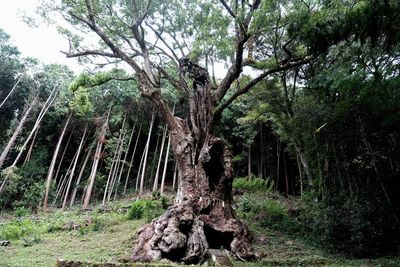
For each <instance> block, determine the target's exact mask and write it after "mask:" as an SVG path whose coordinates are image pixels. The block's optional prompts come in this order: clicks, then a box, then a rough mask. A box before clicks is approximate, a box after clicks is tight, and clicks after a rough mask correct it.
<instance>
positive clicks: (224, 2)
mask: <svg viewBox="0 0 400 267" xmlns="http://www.w3.org/2000/svg"><path fill="white" fill-rule="evenodd" d="M219 1H220V2H221V4H222V5H223V6H224V7H225V9H226V11H228V13H229V15H231V16H232V17H233V18H236V14H235V12H233V10H232V9H231V8H230V7H229V5H228V4H227V3H226V1H225V0H219Z"/></svg>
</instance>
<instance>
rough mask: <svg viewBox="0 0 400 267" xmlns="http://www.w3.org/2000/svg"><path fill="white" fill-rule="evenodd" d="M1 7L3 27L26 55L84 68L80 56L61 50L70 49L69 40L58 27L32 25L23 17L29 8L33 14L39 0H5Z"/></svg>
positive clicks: (44, 61) (77, 68)
mask: <svg viewBox="0 0 400 267" xmlns="http://www.w3.org/2000/svg"><path fill="white" fill-rule="evenodd" d="M3 2H4V3H3V5H2V8H1V9H0V28H2V29H3V30H4V31H5V32H6V33H8V34H9V35H11V39H12V41H13V43H14V44H15V45H16V46H17V47H18V49H19V51H21V53H22V54H23V55H24V56H30V57H34V58H37V59H39V60H40V61H41V62H43V63H46V64H50V63H60V64H65V65H68V66H69V67H70V68H71V69H73V70H74V71H80V70H82V69H83V68H82V67H79V66H78V64H77V63H76V59H67V58H66V57H65V55H64V54H62V53H60V50H63V51H68V42H67V40H66V39H64V38H63V37H61V36H60V35H59V34H58V33H57V30H56V28H55V27H50V26H47V25H40V26H39V27H38V28H30V27H29V26H28V25H27V24H26V23H25V22H24V21H23V20H22V15H23V13H24V12H26V13H27V14H28V15H29V14H33V13H34V11H35V8H36V7H37V5H38V2H39V1H38V0H11V1H3Z"/></svg>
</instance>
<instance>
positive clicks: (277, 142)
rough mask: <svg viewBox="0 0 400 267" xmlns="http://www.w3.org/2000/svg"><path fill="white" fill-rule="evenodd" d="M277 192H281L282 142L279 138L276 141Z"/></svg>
mask: <svg viewBox="0 0 400 267" xmlns="http://www.w3.org/2000/svg"><path fill="white" fill-rule="evenodd" d="M276 156H277V162H276V190H279V173H280V162H281V141H280V140H279V138H277V140H276Z"/></svg>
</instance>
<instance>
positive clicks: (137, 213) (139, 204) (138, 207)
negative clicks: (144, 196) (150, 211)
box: [128, 200, 145, 220]
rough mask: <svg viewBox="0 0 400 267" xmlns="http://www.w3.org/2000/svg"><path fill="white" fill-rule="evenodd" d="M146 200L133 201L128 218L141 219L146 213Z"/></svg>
mask: <svg viewBox="0 0 400 267" xmlns="http://www.w3.org/2000/svg"><path fill="white" fill-rule="evenodd" d="M144 206H145V201H144V200H138V201H135V202H133V203H132V205H131V206H130V207H129V210H128V219H129V220H139V219H141V218H142V217H143V213H144Z"/></svg>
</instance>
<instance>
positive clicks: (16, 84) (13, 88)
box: [0, 73, 24, 109]
mask: <svg viewBox="0 0 400 267" xmlns="http://www.w3.org/2000/svg"><path fill="white" fill-rule="evenodd" d="M23 76H24V73H23V74H21V76H19V78H18V80H17V82H16V83H15V84H14V86H13V87H12V88H11V90H10V92H9V93H8V95H7V96H6V98H4V100H3V101H2V102H1V104H0V109H1V108H2V107H3V105H4V103H5V102H6V101H7V99H8V98H9V97H10V96H11V95H12V93H13V92H14V90H15V88H17V86H18V84H19V82H20V81H21V79H22V77H23Z"/></svg>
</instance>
